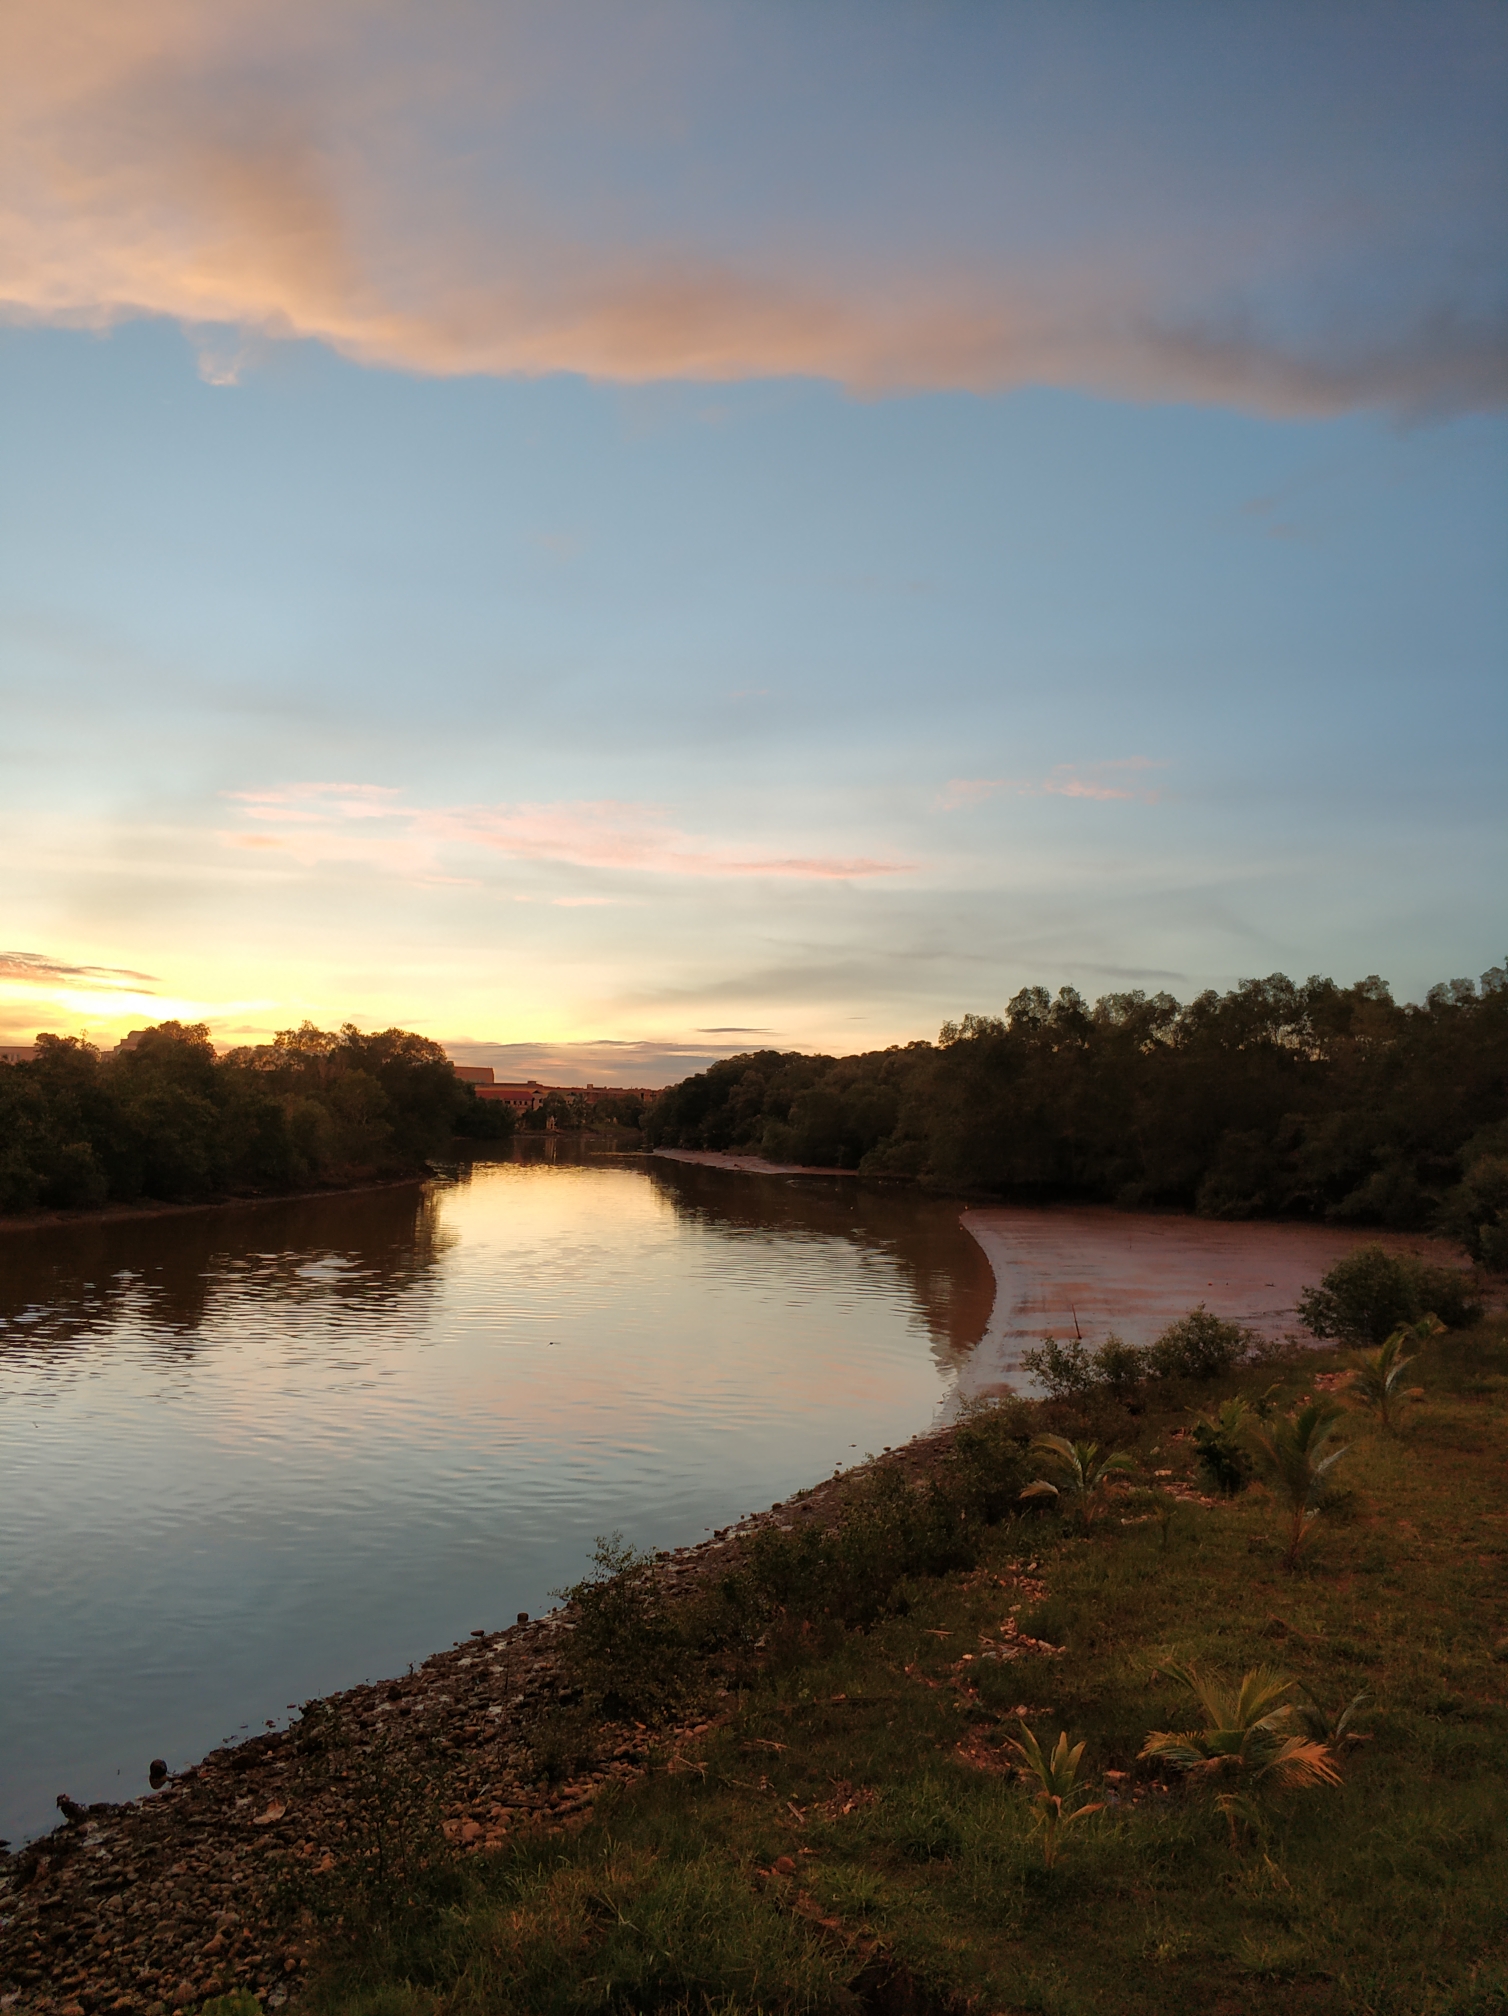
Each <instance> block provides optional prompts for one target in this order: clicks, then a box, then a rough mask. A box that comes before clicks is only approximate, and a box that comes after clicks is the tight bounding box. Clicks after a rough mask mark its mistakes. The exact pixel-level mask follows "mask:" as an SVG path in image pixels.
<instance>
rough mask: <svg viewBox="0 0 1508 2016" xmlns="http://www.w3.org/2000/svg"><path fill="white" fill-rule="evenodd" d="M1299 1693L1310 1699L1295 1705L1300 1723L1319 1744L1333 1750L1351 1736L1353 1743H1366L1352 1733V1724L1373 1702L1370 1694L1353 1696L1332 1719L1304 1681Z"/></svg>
mask: <svg viewBox="0 0 1508 2016" xmlns="http://www.w3.org/2000/svg"><path fill="white" fill-rule="evenodd" d="M1299 1692H1300V1693H1301V1694H1304V1695H1306V1696H1307V1697H1308V1699H1307V1703H1306V1702H1304V1701H1300V1702H1297V1703H1296V1704H1295V1713H1296V1714H1297V1715H1298V1718H1299V1720H1300V1722H1302V1723H1303V1725H1304V1728H1305V1730H1306V1731H1307V1733H1308V1734H1309V1735H1311V1736H1312V1737H1313V1738H1314V1739H1315V1741H1316V1742H1317V1743H1323V1744H1325V1745H1327V1746H1328V1747H1330V1748H1333V1747H1334V1746H1335V1745H1336V1744H1337V1743H1340V1742H1343V1741H1344V1739H1345V1738H1346V1737H1347V1736H1350V1738H1351V1741H1352V1742H1353V1743H1361V1742H1365V1740H1366V1739H1365V1737H1361V1736H1357V1735H1355V1734H1354V1733H1353V1732H1352V1729H1351V1724H1352V1723H1353V1722H1354V1721H1355V1720H1356V1718H1357V1716H1358V1715H1359V1714H1360V1713H1361V1711H1362V1709H1363V1708H1365V1707H1366V1706H1367V1704H1368V1702H1369V1701H1370V1700H1371V1698H1372V1697H1371V1695H1370V1694H1353V1695H1352V1696H1351V1699H1350V1700H1349V1701H1348V1702H1347V1703H1346V1705H1345V1707H1344V1708H1342V1709H1341V1711H1340V1713H1339V1714H1338V1715H1336V1716H1333V1717H1332V1716H1331V1715H1330V1713H1329V1712H1328V1710H1326V1709H1325V1708H1324V1707H1323V1706H1322V1704H1321V1703H1320V1701H1319V1700H1318V1698H1317V1697H1316V1696H1315V1694H1314V1693H1313V1692H1312V1690H1311V1689H1310V1688H1309V1687H1308V1686H1307V1685H1306V1684H1305V1682H1304V1681H1302V1680H1301V1681H1300V1682H1299Z"/></svg>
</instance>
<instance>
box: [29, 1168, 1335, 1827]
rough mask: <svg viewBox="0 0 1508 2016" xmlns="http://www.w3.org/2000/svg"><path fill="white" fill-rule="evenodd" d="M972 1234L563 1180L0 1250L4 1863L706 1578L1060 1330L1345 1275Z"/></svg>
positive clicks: (736, 1189)
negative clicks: (1031, 1343)
mask: <svg viewBox="0 0 1508 2016" xmlns="http://www.w3.org/2000/svg"><path fill="white" fill-rule="evenodd" d="M967 1222H968V1229H967V1230H966V1229H965V1228H964V1226H963V1225H961V1224H960V1221H959V1211H958V1207H957V1206H956V1204H949V1203H947V1202H945V1201H943V1200H937V1199H930V1200H929V1199H925V1198H919V1197H917V1196H916V1195H914V1194H913V1193H910V1192H908V1191H906V1190H904V1189H870V1188H866V1187H865V1186H864V1185H862V1184H860V1183H858V1182H857V1181H856V1180H855V1179H853V1178H851V1177H849V1178H836V1179H826V1178H819V1179H813V1178H798V1179H791V1178H788V1177H783V1176H777V1175H759V1174H750V1173H739V1172H736V1171H729V1170H726V1169H717V1168H706V1167H700V1166H696V1165H692V1164H681V1163H672V1162H666V1161H661V1160H658V1159H656V1160H654V1161H652V1162H647V1163H646V1162H642V1161H629V1162H619V1163H611V1162H600V1161H599V1162H581V1161H577V1162H575V1163H572V1162H570V1161H569V1160H568V1159H567V1156H566V1155H564V1154H562V1155H561V1156H560V1157H559V1158H558V1159H557V1160H556V1161H555V1162H554V1163H553V1164H543V1163H538V1162H525V1161H519V1162H505V1163H497V1164H490V1165H489V1164H478V1165H476V1166H474V1167H473V1168H472V1169H471V1170H470V1171H469V1172H462V1173H461V1174H460V1175H458V1176H457V1177H456V1178H455V1179H454V1180H447V1181H444V1182H440V1183H436V1184H433V1185H430V1186H427V1187H425V1188H423V1189H420V1188H418V1187H415V1188H413V1189H408V1190H379V1191H372V1192H367V1193H364V1194H356V1195H349V1196H339V1197H329V1198H324V1199H316V1200H300V1201H297V1202H288V1203H284V1204H268V1205H260V1206H255V1207H247V1208H244V1209H241V1208H237V1209H233V1210H221V1211H205V1212H198V1213H191V1214H187V1215H181V1216H175V1217H166V1218H159V1219H143V1220H136V1221H129V1222H122V1223H117V1224H113V1225H93V1226H83V1225H79V1226H72V1227H66V1228H58V1229H55V1230H48V1231H32V1232H26V1233H5V1234H3V1235H0V1533H3V1547H0V1662H3V1674H4V1681H3V1686H0V1835H8V1836H10V1837H11V1839H12V1840H13V1841H14V1840H19V1839H21V1838H23V1837H24V1836H25V1835H27V1834H28V1833H32V1832H36V1831H38V1830H40V1829H41V1828H43V1827H45V1826H47V1825H49V1824H50V1822H51V1820H52V1819H53V1818H54V1813H53V1800H54V1797H55V1795H56V1794H58V1793H59V1792H64V1791H66V1792H68V1793H70V1794H72V1796H73V1797H74V1798H76V1799H85V1800H92V1799H107V1798H108V1799H118V1798H122V1797H127V1796H131V1795H134V1794H136V1793H137V1792H140V1791H143V1790H145V1786H146V1767H147V1764H148V1762H149V1760H150V1759H151V1758H153V1757H154V1756H163V1757H166V1758H167V1759H168V1760H169V1761H170V1762H171V1763H174V1764H178V1763H182V1762H185V1761H188V1760H190V1759H193V1758H196V1757H198V1756H200V1755H202V1754H203V1753H204V1751H205V1750H207V1749H208V1748H210V1747H211V1746H212V1745H214V1744H215V1743H216V1742H218V1741H220V1740H222V1739H223V1738H226V1737H231V1736H236V1735H238V1734H239V1733H240V1732H241V1731H242V1730H243V1729H246V1728H248V1727H249V1728H255V1727H257V1726H258V1725H259V1724H260V1723H261V1722H262V1721H263V1720H268V1721H273V1722H277V1721H281V1720H282V1719H283V1718H284V1716H285V1715H286V1712H287V1707H288V1704H289V1703H292V1702H297V1701H301V1700H303V1699H305V1698H306V1697H308V1696H309V1695H311V1694H317V1693H324V1692H328V1691H330V1690H332V1689H334V1688H336V1687H341V1686H346V1685H349V1684H352V1683H354V1682H356V1681H359V1680H361V1679H364V1678H380V1677H382V1676H384V1675H387V1674H392V1673H396V1672H401V1671H402V1670H403V1668H404V1667H405V1666H406V1665H407V1664H408V1662H410V1661H416V1660H419V1659H422V1658H424V1657H425V1656H426V1655H427V1654H428V1653H430V1652H431V1651H434V1650H435V1649H437V1648H438V1647H440V1646H443V1645H445V1644H448V1643H449V1642H450V1641H451V1640H453V1639H455V1638H458V1637H460V1636H462V1635H464V1634H465V1633H466V1632H467V1631H469V1630H471V1629H473V1628H481V1627H483V1626H493V1625H496V1624H498V1623H500V1622H505V1621H509V1620H511V1618H512V1617H513V1615H514V1614H515V1613H516V1612H517V1611H519V1610H529V1611H531V1612H538V1611H539V1610H541V1609H543V1608H544V1607H546V1605H547V1604H548V1601H549V1592H550V1591H551V1590H552V1589H554V1588H557V1587H559V1586H561V1585H562V1584H564V1583H565V1582H567V1581H571V1580H574V1579H575V1578H576V1577H577V1576H578V1575H580V1574H581V1573H582V1572H583V1569H584V1567H585V1565H586V1560H587V1555H588V1552H589V1550H590V1547H591V1544H592V1541H593V1538H594V1536H596V1535H597V1534H600V1533H605V1532H609V1531H612V1530H613V1529H619V1530H621V1531H622V1532H623V1533H624V1534H625V1536H626V1537H627V1538H628V1539H630V1540H631V1541H633V1542H634V1543H635V1544H636V1545H639V1546H642V1547H656V1546H664V1545H668V1544H672V1543H676V1542H683V1541H694V1540H697V1539H699V1538H701V1537H702V1535H703V1533H704V1532H705V1531H706V1530H707V1529H709V1528H714V1527H718V1526H723V1525H726V1524H728V1523H730V1522H731V1521H733V1520H735V1519H737V1518H738V1517H739V1516H741V1515H742V1514H743V1513H745V1512H749V1511H752V1510H754V1509H756V1508H759V1507H763V1506H765V1505H767V1504H769V1503H770V1502H771V1501H772V1500H775V1499H779V1498H782V1497H784V1496H786V1495H788V1494H789V1493H790V1492H791V1491H792V1490H794V1489H796V1488H797V1487H799V1486H800V1485H803V1484H806V1483H810V1482H813V1481H815V1480H816V1479H818V1478H820V1477H822V1476H824V1475H826V1474H828V1473H829V1472H830V1471H831V1470H832V1469H833V1467H834V1466H835V1465H838V1464H846V1463H850V1462H853V1461H855V1460H857V1459H858V1458H860V1457H862V1456H863V1455H864V1454H865V1453H866V1451H869V1450H877V1449H880V1448H883V1447H884V1446H886V1445H888V1444H892V1443H898V1442H900V1441H902V1440H904V1439H905V1438H907V1437H908V1436H910V1435H912V1434H914V1433H916V1432H917V1431H919V1430H921V1429H923V1428H925V1427H927V1426H928V1425H929V1424H930V1423H931V1422H932V1421H933V1420H935V1419H936V1418H937V1416H938V1413H939V1410H941V1409H944V1408H946V1407H947V1406H949V1404H950V1403H951V1402H952V1401H953V1400H954V1398H955V1396H956V1395H957V1394H958V1393H959V1391H960V1390H964V1391H967V1390H970V1389H972V1388H978V1387H982V1386H987V1385H989V1384H991V1383H993V1382H994V1381H995V1380H997V1379H998V1378H999V1377H1000V1376H1001V1375H1002V1373H1003V1372H1005V1371H1007V1370H1008V1364H1009V1361H1010V1359H1011V1358H1012V1356H1013V1354H1014V1353H1015V1352H1016V1351H1018V1350H1019V1346H1020V1344H1021V1342H1023V1341H1025V1339H1026V1337H1027V1336H1028V1335H1030V1336H1035V1335H1038V1334H1040V1332H1041V1329H1042V1327H1043V1326H1044V1324H1046V1326H1047V1327H1062V1326H1061V1324H1057V1322H1056V1318H1057V1315H1058V1314H1060V1313H1063V1312H1062V1311H1060V1309H1059V1305H1060V1304H1061V1303H1062V1302H1063V1301H1064V1294H1063V1291H1064V1289H1065V1287H1067V1288H1068V1289H1070V1290H1071V1298H1070V1299H1074V1298H1076V1300H1075V1306H1076V1308H1077V1311H1078V1318H1079V1321H1080V1323H1081V1325H1082V1327H1083V1328H1084V1329H1085V1331H1086V1333H1089V1332H1091V1331H1092V1329H1093V1327H1094V1325H1095V1324H1096V1323H1097V1322H1098V1321H1099V1318H1100V1317H1101V1316H1103V1317H1104V1318H1105V1319H1106V1324H1105V1327H1109V1320H1110V1319H1111V1318H1112V1317H1113V1318H1114V1320H1115V1327H1118V1328H1120V1329H1121V1330H1122V1331H1123V1332H1125V1333H1127V1334H1130V1335H1136V1334H1138V1329H1139V1328H1141V1329H1145V1328H1146V1327H1147V1325H1149V1324H1156V1323H1157V1319H1158V1317H1159V1316H1160V1315H1161V1314H1162V1313H1163V1312H1164V1311H1166V1312H1167V1313H1171V1314H1178V1313H1181V1311H1182V1310H1183V1309H1185V1308H1187V1307H1188V1306H1190V1304H1191V1303H1192V1302H1194V1301H1198V1300H1205V1301H1208V1302H1209V1303H1210V1305H1211V1306H1212V1307H1214V1308H1217V1309H1218V1310H1219V1311H1220V1313H1222V1314H1239V1315H1243V1316H1246V1315H1250V1314H1251V1306H1250V1305H1251V1304H1252V1300H1253V1294H1252V1293H1249V1292H1248V1290H1252V1291H1253V1292H1254V1293H1256V1295H1257V1299H1260V1298H1261V1297H1263V1296H1269V1299H1270V1297H1271V1296H1275V1295H1276V1294H1277V1290H1276V1288H1274V1289H1273V1290H1272V1291H1269V1289H1268V1287H1267V1285H1266V1284H1267V1283H1268V1282H1269V1281H1273V1282H1276V1281H1277V1279H1278V1276H1279V1273H1280V1272H1281V1273H1282V1279H1283V1281H1284V1283H1285V1286H1284V1287H1283V1290H1282V1298H1287V1297H1288V1286H1289V1285H1291V1282H1292V1281H1297V1280H1298V1279H1299V1278H1300V1277H1302V1278H1303V1279H1306V1280H1307V1279H1317V1278H1318V1275H1319V1273H1320V1272H1322V1271H1323V1268H1324V1266H1325V1265H1326V1264H1328V1258H1329V1257H1333V1255H1334V1253H1335V1252H1337V1251H1340V1250H1343V1248H1344V1247H1345V1246H1346V1245H1348V1244H1349V1243H1352V1242H1351V1241H1350V1240H1349V1239H1346V1238H1334V1237H1330V1236H1329V1235H1318V1242H1319V1243H1316V1237H1315V1235H1310V1234H1305V1233H1293V1232H1291V1231H1289V1230H1287V1229H1285V1228H1261V1227H1251V1226H1244V1227H1229V1228H1211V1227H1196V1228H1192V1230H1191V1229H1190V1228H1189V1227H1188V1225H1187V1221H1168V1220H1151V1221H1147V1220H1133V1219H1128V1218H1126V1217H1123V1216H1120V1215H1118V1214H1115V1213H1077V1214H1074V1213H1051V1212H1037V1213H1019V1214H999V1213H989V1212H984V1213H970V1214H969V1217H968V1221H967ZM1170 1226H1181V1227H1182V1228H1183V1230H1182V1231H1180V1232H1178V1233H1176V1234H1175V1233H1173V1232H1171V1231H1170V1230H1169V1229H1168V1228H1169V1227H1170ZM1149 1227H1150V1228H1151V1229H1148V1228H1149ZM1207 1234H1214V1235H1215V1236H1216V1238H1217V1239H1218V1240H1219V1241H1220V1242H1223V1243H1222V1244H1221V1248H1220V1250H1221V1252H1222V1253H1224V1254H1225V1255H1226V1258H1225V1260H1224V1261H1222V1265H1225V1266H1226V1267H1227V1277H1226V1278H1225V1279H1223V1280H1222V1281H1221V1283H1220V1285H1219V1287H1217V1286H1216V1269H1215V1267H1214V1248H1213V1247H1212V1246H1210V1245H1209V1243H1208V1240H1207V1238H1206V1235H1207ZM1180 1240H1181V1241H1182V1242H1183V1243H1182V1244H1181V1245H1180V1244H1179V1241H1180ZM1138 1241H1140V1242H1141V1243H1140V1244H1138ZM1148 1241H1150V1242H1151V1243H1150V1244H1149V1243H1147V1242H1148ZM1190 1241H1192V1242H1193V1243H1192V1244H1190V1243H1189V1242H1190ZM1201 1242H1204V1243H1201ZM1279 1253H1281V1254H1282V1255H1284V1256H1288V1257H1285V1258H1284V1260H1283V1262H1282V1267H1281V1268H1280V1267H1279V1263H1278V1261H1277V1259H1276V1258H1275V1257H1274V1256H1275V1255H1278V1254H1279ZM1180 1255H1181V1256H1182V1257H1179V1256H1180ZM1195 1255H1197V1258H1195V1257H1194V1256H1195ZM1290 1260H1291V1264H1290ZM991 1262H993V1263H994V1266H995V1267H996V1268H997V1269H998V1270H999V1273H1000V1277H1001V1280H1002V1282H1003V1283H1004V1287H1003V1290H1002V1293H1001V1294H1000V1295H999V1297H997V1295H996V1287H995V1276H994V1273H992V1269H991ZM1175 1262H1176V1264H1175ZM1238 1263H1239V1266H1238ZM1283 1269H1286V1270H1287V1271H1286V1272H1284V1271H1283ZM1241 1270H1244V1271H1241ZM1238 1272H1239V1274H1240V1293H1239V1294H1237V1293H1236V1292H1235V1287H1234V1286H1233V1284H1235V1283H1236V1280H1237V1274H1238ZM1258 1276H1260V1277H1261V1285H1260V1287H1258V1284H1257V1277H1258ZM1227 1291H1229V1292H1227ZM1294 1292H1296V1290H1295V1291H1294ZM1034 1297H1035V1298H1036V1299H1035V1300H1033V1298H1034ZM1096 1298H1097V1299H1096ZM1282 1298H1280V1299H1282ZM1133 1304H1134V1305H1135V1307H1134V1309H1133V1307H1132V1305H1133ZM1274 1306H1276V1304H1275V1305H1274ZM992 1311H993V1312H994V1313H993V1314H992ZM1086 1317H1088V1318H1089V1321H1085V1320H1084V1319H1085V1318H1086ZM1159 1327H1160V1326H1159Z"/></svg>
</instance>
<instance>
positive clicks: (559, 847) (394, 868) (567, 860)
mask: <svg viewBox="0 0 1508 2016" xmlns="http://www.w3.org/2000/svg"><path fill="white" fill-rule="evenodd" d="M227 796H228V797H229V798H230V799H231V800H232V801H233V802H234V803H236V804H239V805H240V806H242V807H243V808H244V811H245V814H246V816H247V817H248V818H251V819H255V820H259V821H261V822H263V823H264V824H268V825H274V826H276V827H278V828H279V829H280V830H279V832H278V833H277V835H276V836H269V835H264V834H260V833H245V832H233V833H227V834H225V835H223V836H222V837H223V839H224V841H225V844H226V845H227V846H230V847H236V848H252V849H262V848H268V847H273V848H277V849H278V850H279V851H280V852H283V853H285V854H287V855H289V856H290V857H292V858H293V859H294V860H296V861H298V862H300V863H301V864H303V865H304V866H313V865H314V864H316V863H317V862H321V861H340V860H344V861H364V862H367V863H368V864H370V865H372V866H376V867H381V868H386V869H387V870H389V871H390V872H393V873H399V874H403V875H407V876H415V875H419V876H424V877H425V878H426V879H429V880H439V879H456V878H453V877H451V878H444V877H442V876H441V874H440V868H441V864H442V862H443V861H444V860H446V859H447V858H449V856H450V854H451V853H452V852H454V851H460V852H467V851H472V852H474V851H475V850H477V849H485V850H487V851H489V852H493V853H497V854H502V855H505V856H507V857H509V858H510V859H513V860H521V861H554V862H561V863H564V864H568V865H570V866H573V867H580V868H599V869H611V870H620V871H633V872H638V873H644V874H653V875H696V876H760V875H765V876H769V875H773V876H787V877H792V878H795V879H799V880H806V881H849V880H853V879H855V878H858V877H869V876H876V875H897V874H904V873H905V872H906V871H907V870H908V869H909V868H910V867H911V865H912V864H911V863H909V862H904V861H887V860H877V859H874V858H873V857H871V856H866V855H855V856H841V855H815V854H810V855H794V854H793V855H769V854H747V855H745V854H742V853H739V852H736V851H734V850H732V849H730V848H728V847H725V846H716V845H714V844H712V843H710V842H707V841H705V840H701V839H698V838H697V837H696V836H694V835H690V834H686V833H682V832H680V831H679V830H678V829H677V828H675V827H674V826H672V825H671V824H670V823H669V820H668V818H667V815H666V813H665V811H664V809H663V808H662V807H660V806H657V805H641V804H635V803H628V802H622V801H619V800H615V799H598V800H582V801H575V802H565V801H562V802H556V803H548V804H527V803H525V804H513V805H456V806H439V807H432V806H415V805H409V804H405V803H404V802H403V801H402V795H401V793H399V792H397V791H395V790H392V789H390V788H388V787H385V786H380V785H368V784H319V783H310V784H291V785H284V786H281V787H279V788H277V789H273V790H261V791H233V792H229V793H227Z"/></svg>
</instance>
